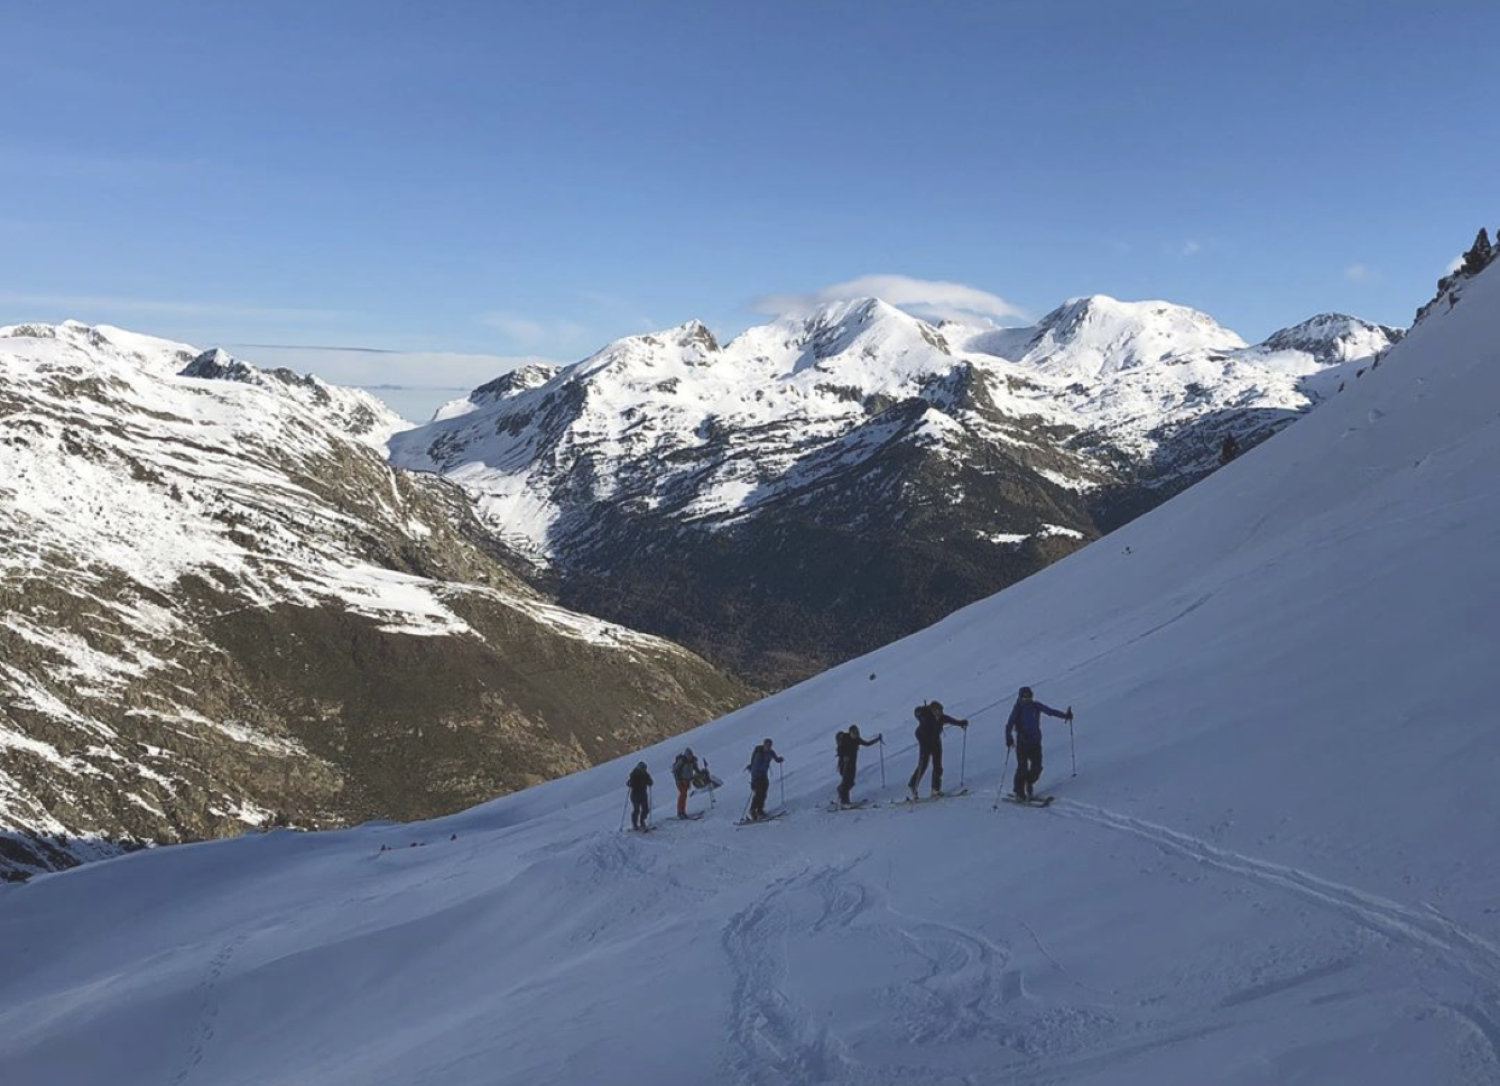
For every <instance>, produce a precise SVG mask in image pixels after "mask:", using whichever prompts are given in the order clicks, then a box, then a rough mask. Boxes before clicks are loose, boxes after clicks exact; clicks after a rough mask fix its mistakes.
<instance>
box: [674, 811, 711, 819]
mask: <svg viewBox="0 0 1500 1086" xmlns="http://www.w3.org/2000/svg"><path fill="white" fill-rule="evenodd" d="M707 813H708V812H707V811H699V812H698V813H697V814H689V815H673V816H672V817H673V818H675V819H676V820H677V821H678V822H696V821H698V819H700V818H702V817H703V816H704V815H705V814H707Z"/></svg>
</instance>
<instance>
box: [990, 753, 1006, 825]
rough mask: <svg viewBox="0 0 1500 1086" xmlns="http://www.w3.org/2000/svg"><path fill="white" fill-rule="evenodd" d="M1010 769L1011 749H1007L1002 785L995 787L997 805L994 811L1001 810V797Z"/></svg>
mask: <svg viewBox="0 0 1500 1086" xmlns="http://www.w3.org/2000/svg"><path fill="white" fill-rule="evenodd" d="M1009 768H1010V747H1008V746H1007V747H1006V748H1005V764H1004V765H1002V766H1001V767H1000V783H999V784H997V785H995V805H994V807H993V808H992V809H993V810H996V811H998V810H999V809H1000V796H1001V794H1002V793H1003V792H1004V791H1005V771H1006V770H1008V769H1009Z"/></svg>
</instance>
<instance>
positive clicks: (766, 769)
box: [745, 739, 785, 819]
mask: <svg viewBox="0 0 1500 1086" xmlns="http://www.w3.org/2000/svg"><path fill="white" fill-rule="evenodd" d="M784 760H785V759H783V758H782V757H781V755H779V754H777V753H776V749H775V748H774V747H773V746H772V745H771V741H770V740H769V739H767V740H766V741H765V742H764V743H762V744H761V745H760V746H758V747H756V748H755V749H754V750H752V751H751V752H750V764H749V765H747V766H746V767H745V769H746V770H748V771H749V773H750V817H751V818H755V819H760V818H765V817H766V793H767V792H769V791H770V790H771V763H772V762H773V761H775V762H781V761H784Z"/></svg>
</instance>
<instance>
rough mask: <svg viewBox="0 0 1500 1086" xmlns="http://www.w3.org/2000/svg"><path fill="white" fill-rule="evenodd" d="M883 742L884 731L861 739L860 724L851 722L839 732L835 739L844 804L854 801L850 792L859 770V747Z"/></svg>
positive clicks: (841, 795)
mask: <svg viewBox="0 0 1500 1086" xmlns="http://www.w3.org/2000/svg"><path fill="white" fill-rule="evenodd" d="M883 742H885V735H884V733H881V734H880V735H877V736H876V737H875V738H874V739H861V738H860V735H859V725H858V724H850V725H849V730H848V731H846V732H839V734H838V736H837V738H835V739H834V749H835V751H836V752H837V753H838V759H839V802H840V803H842V804H843V805H844V806H846V807H847V806H848V805H849V804H850V803H852V802H853V800H851V799H850V798H849V793H850V790H851V789H853V787H854V775H855V774H856V773H858V772H859V748H860V747H873V746H874V745H875V744H876V743H883Z"/></svg>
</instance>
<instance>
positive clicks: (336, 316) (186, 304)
mask: <svg viewBox="0 0 1500 1086" xmlns="http://www.w3.org/2000/svg"><path fill="white" fill-rule="evenodd" d="M0 305H3V306H12V307H18V308H31V309H48V310H55V311H60V312H65V313H67V314H69V315H71V316H73V317H77V318H80V319H86V318H87V317H88V315H89V314H92V313H127V314H129V313H136V314H151V315H155V316H163V315H164V316H173V317H234V318H241V319H244V318H248V319H251V320H287V321H329V320H343V319H344V318H346V317H348V316H349V315H350V314H348V313H345V312H342V311H340V310H336V309H299V308H290V307H281V306H259V305H242V304H240V303H237V302H190V301H166V300H162V299H158V298H123V297H119V296H116V295H108V294H7V293H0Z"/></svg>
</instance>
